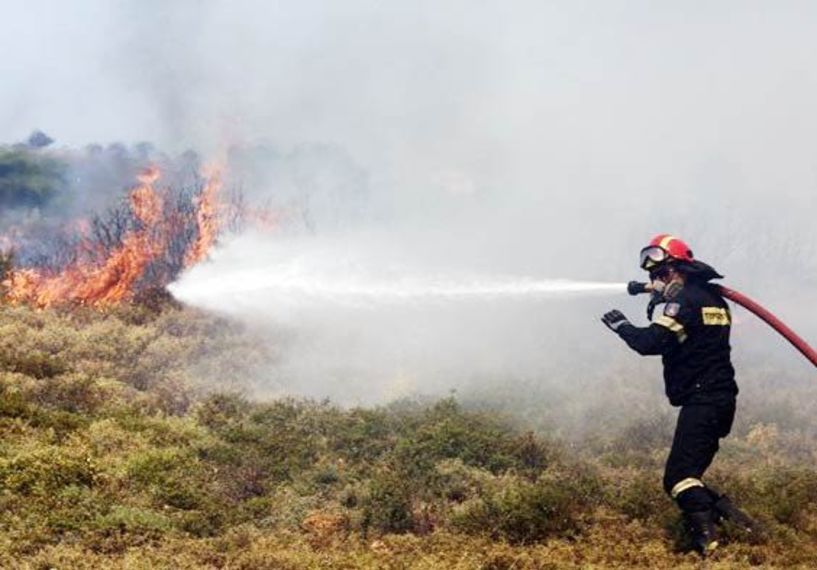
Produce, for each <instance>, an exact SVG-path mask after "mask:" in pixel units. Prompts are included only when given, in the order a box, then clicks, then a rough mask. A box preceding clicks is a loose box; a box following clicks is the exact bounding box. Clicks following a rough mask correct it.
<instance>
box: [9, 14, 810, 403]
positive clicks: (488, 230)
mask: <svg viewBox="0 0 817 570" xmlns="http://www.w3.org/2000/svg"><path fill="white" fill-rule="evenodd" d="M9 10H10V13H8V14H7V17H8V18H9V19H10V20H14V21H17V22H19V25H17V26H15V29H14V30H9V33H8V34H6V35H5V36H4V37H3V38H2V39H0V42H9V45H4V46H3V47H6V48H7V49H5V50H4V53H9V54H13V55H11V56H10V57H7V58H4V59H3V61H2V62H0V73H2V74H3V77H4V78H5V81H6V82H7V84H8V85H10V86H12V87H11V88H9V89H4V90H3V92H2V94H0V103H2V105H0V128H2V131H3V132H4V133H11V134H10V135H9V136H13V137H14V138H17V139H22V138H23V137H25V136H26V134H27V133H28V132H29V131H30V129H31V128H32V127H33V126H36V125H39V126H43V127H44V128H46V130H47V131H48V132H49V134H51V135H53V136H54V138H56V139H57V140H58V141H61V142H63V143H64V144H73V145H81V144H84V143H85V141H87V140H124V141H126V143H127V144H129V145H130V144H132V143H134V142H136V141H140V140H153V141H155V142H156V143H157V145H159V146H160V147H161V148H165V149H169V152H172V153H179V152H182V151H183V150H185V149H187V148H195V149H197V150H198V151H200V152H202V153H203V154H205V155H206V154H208V153H209V152H211V151H213V150H219V151H223V150H224V149H229V148H231V147H234V148H243V149H245V150H244V151H243V154H242V157H241V160H238V158H235V157H234V160H232V161H231V163H232V164H233V165H234V166H236V167H235V168H234V169H233V170H232V171H231V172H230V175H231V177H232V183H233V184H235V185H238V186H240V187H241V188H242V189H243V190H244V191H246V192H248V193H251V194H252V195H253V199H256V200H259V201H261V202H262V203H263V202H264V201H268V202H269V203H271V204H275V205H276V206H279V207H280V208H281V210H282V211H283V212H285V213H286V220H285V223H282V224H281V230H280V231H279V232H278V233H276V234H271V235H268V236H266V237H263V238H259V237H258V236H255V237H246V238H241V239H237V240H235V241H234V242H232V243H231V244H229V245H228V246H226V247H225V248H224V249H223V250H222V251H220V252H218V254H217V255H216V256H215V257H214V260H213V262H212V265H211V266H210V267H209V268H207V269H205V268H202V270H201V272H200V273H196V272H193V273H191V274H190V275H189V276H188V278H189V279H190V280H192V279H194V278H195V277H196V276H198V277H200V278H201V279H205V277H206V275H207V272H212V273H213V274H215V275H222V276H223V275H226V273H227V271H231V272H232V271H236V272H239V273H241V272H244V271H256V270H258V271H261V270H262V269H263V264H265V263H267V260H269V259H270V257H271V256H273V254H274V255H284V254H289V255H292V256H296V257H297V256H299V255H301V254H302V253H303V251H304V250H313V249H314V250H318V251H323V252H326V254H327V255H329V254H330V253H331V254H332V255H345V254H347V253H348V254H349V255H350V256H351V257H352V258H355V259H359V260H363V261H361V262H360V263H364V262H365V263H364V265H366V266H367V267H368V270H369V271H375V272H376V270H378V269H380V268H382V263H384V261H383V260H384V259H399V260H401V261H400V262H399V263H402V264H403V265H404V266H406V267H409V268H410V271H408V274H409V275H412V276H414V277H416V278H418V279H419V278H421V277H422V278H431V277H433V276H440V275H441V276H444V277H445V278H446V279H448V278H456V279H462V278H463V277H462V276H463V275H470V276H472V278H473V279H486V280H492V279H500V280H501V279H506V278H517V277H525V278H529V279H558V278H566V279H573V280H578V281H593V282H609V281H615V282H618V281H626V280H628V279H630V278H634V277H639V276H640V275H639V274H638V271H637V269H636V267H635V266H636V263H635V257H636V254H637V251H638V249H639V248H640V247H641V246H642V245H643V243H644V241H645V240H647V239H649V238H650V237H651V236H652V235H654V234H656V233H659V232H672V233H676V234H679V235H681V236H683V237H684V238H685V239H687V240H688V241H689V242H690V243H691V244H692V247H693V249H694V251H695V253H696V255H697V256H698V257H700V258H701V259H703V260H705V261H707V262H709V263H711V264H712V265H714V266H715V267H716V268H717V269H718V270H719V271H720V272H722V273H724V274H725V275H726V276H727V280H726V283H728V284H729V285H730V286H734V287H735V288H737V289H738V290H741V291H744V292H746V293H748V294H750V295H752V296H754V297H756V298H757V299H758V300H760V301H762V302H763V303H764V304H766V305H768V306H769V307H770V308H771V309H773V310H775V312H777V313H779V314H780V315H781V316H782V317H783V318H784V320H786V321H787V322H788V323H789V324H790V325H791V326H792V327H793V328H794V329H795V330H797V331H798V332H801V333H802V334H803V335H804V336H805V337H806V338H810V339H816V338H817V309H815V304H814V303H813V299H812V298H811V297H812V296H813V291H814V290H815V286H817V251H815V247H817V239H816V238H817V235H815V229H814V224H813V220H814V215H815V213H817V192H815V187H817V169H815V158H814V155H813V150H812V149H813V148H814V147H815V145H816V144H817V140H815V138H817V112H815V111H814V108H813V101H814V100H815V97H817V70H815V68H814V66H813V65H812V64H811V59H810V57H809V54H811V53H813V52H814V50H815V48H817V45H815V44H817V38H815V36H814V34H813V33H812V27H813V26H812V25H811V22H812V21H814V17H815V16H817V6H815V5H814V4H812V3H809V2H804V1H791V2H778V3H774V4H768V3H765V4H759V3H733V2H722V3H716V4H712V3H696V2H691V3H684V4H682V5H681V4H679V5H672V6H668V5H656V4H655V3H649V2H629V3H626V4H621V3H617V4H616V3H602V2H598V3H588V2H571V1H557V2H548V3H543V2H534V1H523V2H518V3H515V4H514V5H513V7H512V8H509V7H508V6H507V4H506V3H500V2H480V3H474V2H465V1H460V0H454V1H451V2H445V3H440V2H425V1H420V2H403V3H394V2H390V3H373V2H370V1H367V0H350V1H348V2H343V3H337V2H329V1H304V2H266V1H264V2H262V1H260V0H255V1H246V2H241V3H238V4H236V3H224V2H217V1H210V2H199V1H197V2H193V1H187V2H174V3H166V2H135V1H134V2H125V3H113V4H112V3H108V2H102V0H85V1H83V2H75V3H72V5H71V6H70V7H68V6H63V5H62V3H58V2H34V3H33V7H28V5H27V8H26V9H25V10H23V9H22V8H19V9H14V8H10V9H9ZM43 37H45V38H48V40H49V41H48V42H43V41H42V40H41V38H43ZM19 46H28V47H27V49H19ZM246 149H255V150H246ZM239 163H240V168H239V167H238V165H239ZM284 240H291V241H285V243H279V241H284ZM339 244H343V245H342V246H341V245H339ZM338 248H341V249H342V251H339V249H338ZM452 276H453V277H452ZM268 304H269V307H268V308H267V307H262V306H260V305H261V303H260V302H259V303H258V305H259V306H258V307H256V309H258V310H256V311H253V313H255V315H254V320H255V321H262V322H263V326H264V327H273V328H276V327H284V328H286V329H287V336H286V338H291V339H295V340H292V341H291V342H290V341H287V342H290V344H288V345H287V348H288V349H289V348H291V351H290V352H288V353H287V352H285V353H284V356H283V357H282V358H283V362H280V363H271V371H270V374H269V376H270V378H274V379H275V382H272V381H270V382H271V385H272V384H276V385H279V384H280V385H286V386H288V387H295V388H296V389H297V388H298V382H304V383H308V384H309V385H308V386H306V387H304V388H303V391H305V392H308V393H311V394H315V395H319V394H338V393H343V392H344V391H346V390H347V389H348V390H349V391H350V393H353V392H355V390H351V389H350V388H349V387H350V386H355V385H356V384H355V382H358V381H359V386H361V388H359V389H357V392H358V393H359V392H367V391H369V392H371V390H370V388H371V387H372V386H373V385H374V384H376V382H377V381H376V380H374V379H375V378H378V377H383V376H386V375H390V376H399V377H401V378H410V379H411V381H410V382H409V381H405V384H407V385H413V386H416V387H418V388H419V389H421V390H423V389H427V388H430V387H436V388H437V389H438V390H446V389H448V388H449V387H451V386H454V385H461V381H460V380H455V381H449V379H453V378H470V380H469V382H471V383H472V384H473V383H476V382H477V380H476V379H475V378H477V377H479V378H481V380H480V381H484V382H486V383H488V382H493V383H502V382H506V381H507V382H510V381H511V380H509V379H511V378H515V379H520V378H524V379H527V381H529V382H530V383H544V384H558V383H560V382H561V383H562V384H564V383H567V382H573V380H565V379H568V378H569V379H576V378H581V379H582V383H581V384H580V385H581V386H582V388H581V389H582V390H585V389H587V387H588V386H589V387H591V389H598V388H599V387H600V386H602V385H603V384H602V383H603V382H606V381H609V378H611V377H621V376H623V375H629V374H631V371H635V372H632V374H634V375H636V376H638V375H641V376H649V375H652V376H655V375H657V371H658V364H657V363H654V362H652V363H650V364H646V365H645V364H635V363H636V362H639V363H640V362H641V361H638V360H636V357H635V356H634V355H631V354H629V353H627V352H626V349H625V348H624V347H622V346H621V345H620V343H619V342H618V341H617V339H615V338H612V336H611V335H608V333H607V331H606V330H604V329H603V328H602V327H601V325H600V324H599V323H598V315H599V314H600V313H601V312H603V310H605V309H607V308H609V307H611V306H618V307H619V308H621V309H622V310H624V311H625V312H627V313H628V315H629V316H630V317H631V318H632V319H633V320H636V321H639V322H643V321H641V319H642V318H643V317H642V314H643V303H642V301H641V300H637V299H628V298H619V297H590V298H569V299H562V298H560V299H544V298H539V299H536V300H529V301H523V302H517V301H508V300H507V299H505V300H499V299H492V300H485V299H480V300H472V301H467V302H464V303H459V302H458V303H456V304H455V306H453V305H447V304H446V305H445V306H439V304H437V305H435V304H433V303H431V304H426V305H424V306H423V307H418V306H417V304H416V303H409V304H403V305H400V306H392V307H390V308H382V307H378V308H377V309H376V310H375V309H374V308H372V307H368V308H364V309H360V310H357V311H350V310H348V309H341V308H337V307H336V308H328V307H324V308H323V309H322V310H321V311H317V310H316V311H313V313H312V314H313V315H314V318H313V319H306V318H304V321H303V324H302V325H300V324H297V326H296V325H293V323H292V321H286V319H284V320H283V321H280V320H279V317H280V315H279V314H278V313H277V312H276V307H275V304H274V303H272V302H271V301H270V302H269V303H268ZM219 309H220V310H223V311H228V312H229V311H232V310H233V308H232V306H231V305H230V304H229V302H228V300H227V299H226V297H225V300H224V302H223V305H222V306H220V307H219ZM262 309H263V310H262ZM324 315H325V317H326V318H325V319H324V320H323V321H321V318H322V317H323V316H324ZM738 316H739V317H740V314H738ZM744 323H745V324H739V325H738V326H736V327H735V346H736V351H735V352H736V361H737V363H738V368H739V369H741V364H743V363H745V364H746V365H747V367H748V366H749V365H754V364H755V363H756V362H757V359H758V358H760V356H758V355H763V356H764V357H765V356H766V355H769V357H770V358H771V361H772V362H773V363H774V368H773V372H772V373H773V374H774V375H777V376H780V377H788V376H796V375H798V374H802V369H800V368H798V366H799V362H798V361H797V359H798V357H797V355H792V354H790V353H789V352H787V350H788V348H787V347H786V346H785V345H784V344H782V343H781V342H780V341H778V340H777V339H776V338H775V337H774V336H773V335H772V334H771V333H767V332H766V331H765V329H763V328H762V325H761V326H760V327H757V328H756V327H755V325H754V324H753V321H752V320H751V318H746V319H744ZM275 339H276V342H278V341H279V340H278V339H279V337H278V336H276V337H275ZM389 339H393V342H389ZM281 342H284V341H281ZM305 347H311V348H310V349H309V350H307V349H306V348H305ZM622 362H624V363H627V367H622V365H621V363H622ZM788 363H791V364H788ZM639 367H642V368H639ZM363 377H366V378H371V380H366V381H365V382H364V381H363V380H358V379H360V378H363ZM486 378H488V380H486ZM645 381H646V380H644V379H642V378H641V377H640V376H639V378H638V379H634V380H633V385H635V383H636V382H638V383H639V384H638V385H639V386H643V385H644V382H645ZM382 382H383V385H392V384H393V383H392V382H390V381H387V379H384V380H382ZM463 382H464V380H463ZM594 382H598V384H594ZM377 385H379V384H377ZM514 385H519V384H514ZM577 385H579V384H578V383H577ZM356 397H357V396H356Z"/></svg>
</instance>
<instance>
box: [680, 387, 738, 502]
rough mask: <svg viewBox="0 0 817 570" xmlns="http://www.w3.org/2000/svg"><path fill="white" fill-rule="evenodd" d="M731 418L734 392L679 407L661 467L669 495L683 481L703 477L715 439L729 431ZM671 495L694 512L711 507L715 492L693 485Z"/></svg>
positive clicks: (715, 446)
mask: <svg viewBox="0 0 817 570" xmlns="http://www.w3.org/2000/svg"><path fill="white" fill-rule="evenodd" d="M734 418H735V398H734V397H733V396H732V397H726V398H722V399H717V400H714V401H712V402H707V403H694V404H688V405H685V406H683V407H682V408H681V411H680V413H679V414H678V424H677V425H676V427H675V436H674V437H673V440H672V449H671V450H670V453H669V457H668V458H667V465H666V469H665V470H664V490H665V491H666V492H667V494H670V495H671V494H672V490H673V488H674V487H675V486H676V485H678V484H679V483H681V482H682V481H685V480H689V479H697V480H700V479H701V477H703V474H704V472H705V471H706V470H707V468H708V467H709V465H710V464H711V463H712V459H714V457H715V453H717V452H718V449H719V445H718V440H719V439H720V438H722V437H726V436H727V435H728V434H729V431H730V430H731V429H732V421H733V420H734ZM674 498H675V500H676V501H677V502H678V506H679V507H681V510H683V511H684V512H696V511H705V510H708V509H710V508H712V505H713V504H714V503H715V501H717V499H718V495H717V494H716V493H714V492H713V491H711V490H710V489H707V488H706V487H703V486H701V485H693V486H690V487H689V488H688V489H686V490H684V491H682V492H681V493H679V494H678V495H677V496H676V497H674Z"/></svg>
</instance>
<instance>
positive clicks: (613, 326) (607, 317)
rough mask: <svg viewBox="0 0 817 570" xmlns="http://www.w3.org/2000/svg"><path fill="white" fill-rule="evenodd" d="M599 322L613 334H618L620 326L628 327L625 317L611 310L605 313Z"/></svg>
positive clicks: (628, 322)
mask: <svg viewBox="0 0 817 570" xmlns="http://www.w3.org/2000/svg"><path fill="white" fill-rule="evenodd" d="M601 322H603V323H604V324H605V325H607V328H609V329H610V330H611V331H613V332H614V333H618V329H619V327H621V326H622V325H629V324H630V321H628V320H627V317H625V316H624V314H623V313H622V312H621V311H619V310H617V309H616V310H612V311H610V312H609V313H605V314H604V316H603V317H602V318H601Z"/></svg>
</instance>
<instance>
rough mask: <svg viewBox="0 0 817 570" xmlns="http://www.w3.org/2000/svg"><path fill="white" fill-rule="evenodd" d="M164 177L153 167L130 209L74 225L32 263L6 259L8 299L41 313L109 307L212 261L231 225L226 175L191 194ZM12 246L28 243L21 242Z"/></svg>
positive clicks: (2, 263) (0, 260) (214, 173)
mask: <svg viewBox="0 0 817 570" xmlns="http://www.w3.org/2000/svg"><path fill="white" fill-rule="evenodd" d="M160 177H161V172H160V170H159V169H158V168H157V167H150V168H147V169H145V170H144V171H143V172H142V174H140V175H139V177H138V184H137V185H136V186H135V187H133V188H132V189H131V191H130V192H129V194H128V197H127V201H126V202H125V203H123V204H122V205H120V206H119V207H117V208H114V209H112V210H110V211H108V212H107V214H104V215H96V216H94V217H93V218H92V219H91V220H90V221H79V222H75V223H74V224H69V225H68V226H67V227H65V228H63V232H62V234H61V235H58V236H55V237H56V239H53V240H51V241H50V243H49V247H48V248H47V249H45V250H44V251H43V253H41V254H40V255H32V254H31V253H30V252H29V253H28V255H27V256H26V257H27V258H28V259H29V263H28V264H23V265H20V266H17V265H16V264H15V263H14V257H13V254H12V253H11V252H8V251H7V252H6V253H5V254H3V256H2V257H0V271H2V276H3V281H2V285H3V294H4V297H5V299H6V300H7V301H8V302H10V303H13V304H29V305H33V306H36V307H50V306H55V305H64V304H83V305H93V306H101V305H109V304H112V303H116V302H119V301H128V300H133V299H134V298H136V297H138V296H139V295H141V294H145V293H146V292H148V291H151V290H155V289H161V288H163V287H164V286H165V285H167V284H168V283H170V282H171V281H172V280H173V279H175V278H176V276H177V275H178V274H179V272H180V271H182V270H183V269H184V268H186V267H189V266H191V265H193V264H195V263H198V262H199V261H201V260H202V259H204V258H205V256H206V255H207V252H208V251H209V249H210V248H211V247H212V246H213V244H214V243H215V240H216V237H217V235H218V233H219V231H220V229H221V223H222V219H223V217H222V215H221V212H220V208H221V205H220V203H219V196H218V194H219V192H220V190H221V187H222V182H221V173H220V172H219V171H218V170H217V169H212V170H210V171H208V173H207V175H206V177H203V178H201V179H199V181H198V183H196V184H195V185H194V186H193V187H190V188H184V187H182V188H173V187H161V186H159V180H160ZM6 241H7V242H10V243H11V244H12V245H17V244H22V245H23V246H24V245H25V240H24V239H22V238H21V237H15V236H12V237H6ZM18 247H19V246H18Z"/></svg>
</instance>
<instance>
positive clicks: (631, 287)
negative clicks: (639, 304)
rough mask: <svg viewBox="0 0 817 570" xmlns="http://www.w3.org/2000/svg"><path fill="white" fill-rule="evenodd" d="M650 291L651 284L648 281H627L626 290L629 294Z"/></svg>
mask: <svg viewBox="0 0 817 570" xmlns="http://www.w3.org/2000/svg"><path fill="white" fill-rule="evenodd" d="M651 291H652V285H650V284H649V283H642V282H640V281H630V282H629V283H627V292H628V293H629V294H630V295H633V296H635V295H641V294H642V293H650V292H651Z"/></svg>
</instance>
